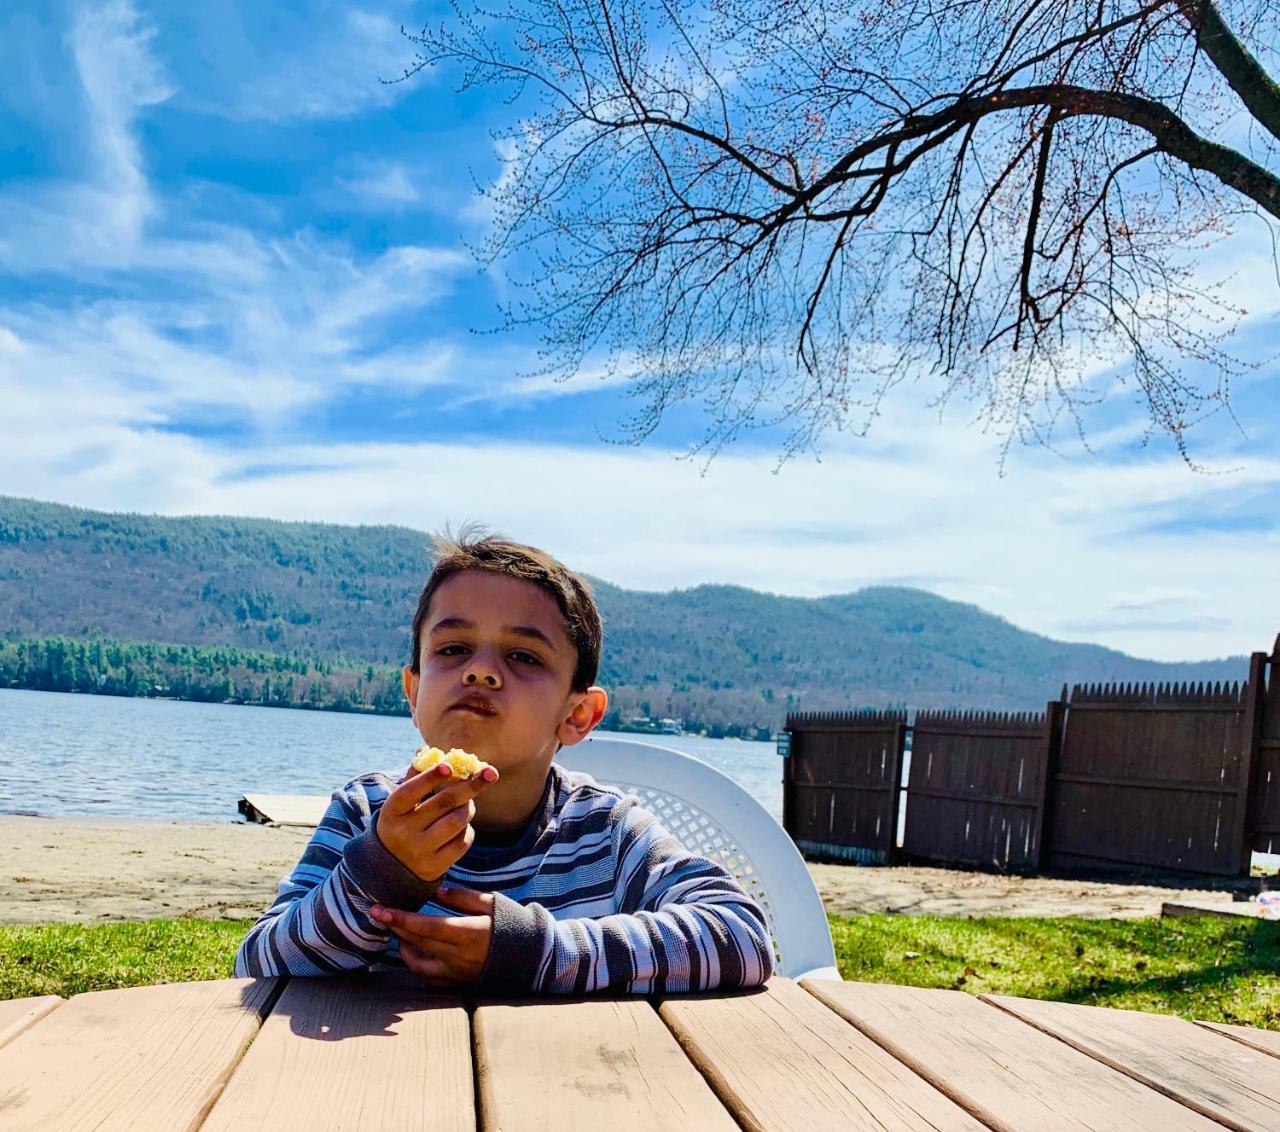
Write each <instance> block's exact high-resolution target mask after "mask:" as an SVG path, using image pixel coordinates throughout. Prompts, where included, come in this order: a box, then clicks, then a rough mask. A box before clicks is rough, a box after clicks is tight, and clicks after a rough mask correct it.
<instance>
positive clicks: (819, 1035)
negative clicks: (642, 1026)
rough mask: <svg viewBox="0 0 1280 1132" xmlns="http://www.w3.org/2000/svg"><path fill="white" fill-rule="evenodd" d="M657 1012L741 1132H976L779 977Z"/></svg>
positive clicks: (925, 1086)
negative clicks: (954, 1131)
mask: <svg viewBox="0 0 1280 1132" xmlns="http://www.w3.org/2000/svg"><path fill="white" fill-rule="evenodd" d="M659 1014H660V1015H661V1017H662V1019H663V1021H664V1022H666V1023H667V1025H668V1026H669V1027H670V1028H671V1031H672V1033H674V1034H675V1036H676V1038H677V1039H679V1042H680V1044H681V1046H682V1047H684V1051H685V1053H687V1054H688V1055H689V1057H690V1058H691V1059H692V1061H693V1063H694V1064H695V1065H696V1066H697V1067H698V1068H699V1069H700V1070H701V1071H702V1074H703V1076H704V1077H706V1078H707V1080H708V1081H709V1082H710V1083H711V1086H712V1088H714V1089H715V1091H716V1095H717V1096H719V1098H720V1099H721V1101H723V1102H724V1104H725V1106H726V1107H727V1108H728V1109H729V1111H730V1112H732V1113H733V1115H734V1117H735V1118H736V1119H737V1121H738V1123H739V1124H740V1125H742V1127H743V1128H745V1129H747V1130H748V1132H827V1130H829V1132H861V1130H863V1129H865V1130H867V1132H874V1130H878V1129H883V1128H895V1129H902V1130H904V1132H905V1130H907V1129H966V1130H969V1129H973V1130H980V1129H982V1128H983V1127H984V1126H983V1125H982V1124H980V1123H978V1121H976V1120H974V1119H973V1117H971V1116H970V1115H969V1114H968V1113H967V1112H965V1111H964V1109H962V1108H960V1107H959V1106H958V1105H956V1104H955V1103H954V1102H952V1101H950V1100H948V1099H947V1098H946V1097H944V1096H943V1095H942V1094H941V1093H940V1092H938V1091H937V1090H936V1089H935V1088H933V1086H932V1085H930V1084H929V1083H928V1082H927V1081H925V1080H924V1079H923V1078H921V1077H919V1076H917V1075H916V1074H915V1073H913V1072H912V1071H911V1070H910V1069H908V1068H907V1067H906V1066H905V1065H903V1064H902V1063H901V1062H899V1061H897V1060H895V1059H894V1058H893V1057H891V1056H890V1055H889V1054H887V1053H886V1052H885V1051H884V1050H882V1049H881V1048H880V1047H879V1046H878V1045H876V1044H875V1043H874V1042H873V1041H872V1040H871V1039H870V1038H868V1037H867V1036H866V1035H865V1034H863V1033H862V1032H861V1031H859V1030H857V1029H855V1028H854V1027H853V1026H850V1025H849V1023H848V1022H846V1021H845V1020H844V1019H843V1018H841V1017H840V1016H839V1015H838V1014H836V1013H835V1012H834V1011H832V1010H830V1009H828V1008H827V1007H826V1006H824V1005H823V1004H822V1003H820V1002H819V1001H818V1000H817V999H816V998H814V997H813V996H812V995H809V994H806V993H805V992H804V991H803V990H801V989H800V987H799V986H798V985H797V984H795V983H793V982H791V980H789V979H781V978H775V979H771V980H770V981H769V983H768V985H767V986H766V987H764V988H762V989H759V990H754V991H744V992H741V993H739V994H734V995H688V996H683V995H682V996H681V997H679V998H669V999H667V1000H666V1001H664V1002H663V1003H662V1005H661V1007H660V1009H659Z"/></svg>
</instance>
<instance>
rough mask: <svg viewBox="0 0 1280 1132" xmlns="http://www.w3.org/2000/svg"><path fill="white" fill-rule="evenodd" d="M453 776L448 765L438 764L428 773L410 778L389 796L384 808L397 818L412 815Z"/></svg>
mask: <svg viewBox="0 0 1280 1132" xmlns="http://www.w3.org/2000/svg"><path fill="white" fill-rule="evenodd" d="M452 774H453V770H452V769H451V768H450V766H449V764H448V763H437V764H436V765H435V766H433V767H432V768H431V769H430V770H428V771H425V772H423V773H421V774H415V775H413V776H412V777H408V778H406V779H405V780H404V781H403V782H402V783H400V785H399V786H397V787H396V788H395V789H394V790H392V791H391V793H390V794H388V795H387V800H386V801H385V802H383V803H382V808H383V809H384V810H386V811H387V813H388V814H391V815H393V816H395V817H399V816H401V815H403V814H410V813H412V812H413V810H414V808H415V807H416V806H417V805H418V804H419V803H420V802H422V801H423V799H425V798H426V797H428V795H430V794H431V793H432V792H433V791H435V790H439V789H440V787H441V786H443V785H444V784H445V783H447V782H448V781H449V778H450V776H451V775H452Z"/></svg>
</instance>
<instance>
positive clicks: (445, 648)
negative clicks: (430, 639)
mask: <svg viewBox="0 0 1280 1132" xmlns="http://www.w3.org/2000/svg"><path fill="white" fill-rule="evenodd" d="M466 651H467V649H466V646H465V645H441V646H440V647H439V648H438V649H436V656H461V655H462V654H463V653H464V652H466Z"/></svg>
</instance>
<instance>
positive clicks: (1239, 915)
mask: <svg viewBox="0 0 1280 1132" xmlns="http://www.w3.org/2000/svg"><path fill="white" fill-rule="evenodd" d="M1160 915H1161V916H1172V917H1179V916H1183V917H1185V916H1217V917H1218V918H1219V919H1221V920H1256V919H1257V918H1258V917H1259V915H1260V910H1259V908H1258V906H1257V905H1256V904H1251V903H1249V901H1247V900H1233V901H1232V902H1231V903H1230V904H1192V903H1188V902H1185V901H1181V902H1173V901H1168V900H1166V901H1165V902H1164V903H1163V904H1161V905H1160Z"/></svg>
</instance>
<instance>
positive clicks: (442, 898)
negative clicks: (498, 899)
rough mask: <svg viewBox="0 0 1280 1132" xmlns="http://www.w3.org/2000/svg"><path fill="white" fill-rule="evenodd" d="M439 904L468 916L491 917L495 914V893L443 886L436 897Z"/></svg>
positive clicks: (437, 891)
mask: <svg viewBox="0 0 1280 1132" xmlns="http://www.w3.org/2000/svg"><path fill="white" fill-rule="evenodd" d="M435 901H436V903H437V904H443V905H444V906H445V907H446V908H453V909H456V910H457V911H459V912H463V913H465V914H466V915H468V916H491V915H492V914H493V893H492V892H477V891H476V890H475V889H474V888H459V887H458V886H457V885H453V884H450V885H444V884H442V885H441V886H440V887H439V888H438V889H437V890H436V895H435Z"/></svg>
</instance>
